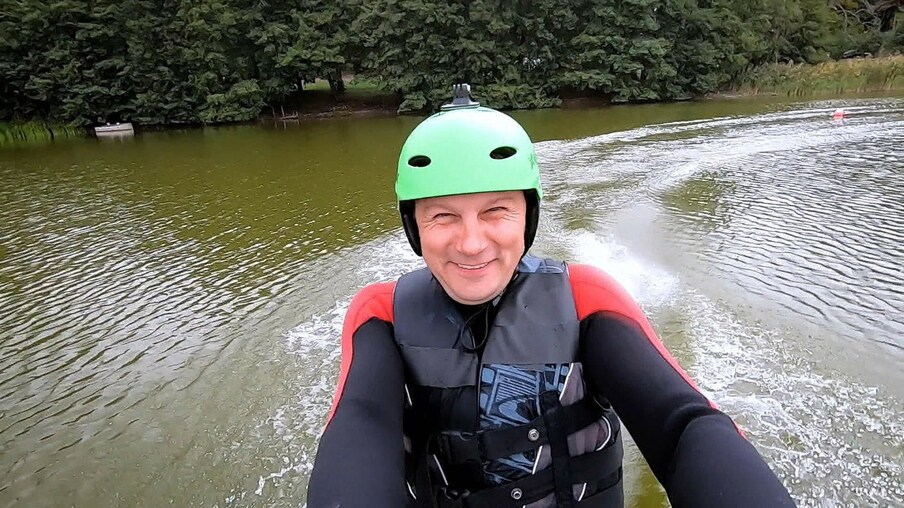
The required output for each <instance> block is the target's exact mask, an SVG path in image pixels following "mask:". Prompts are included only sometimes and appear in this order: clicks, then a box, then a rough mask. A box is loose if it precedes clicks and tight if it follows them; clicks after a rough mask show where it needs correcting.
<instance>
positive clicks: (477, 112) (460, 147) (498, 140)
mask: <svg viewBox="0 0 904 508" xmlns="http://www.w3.org/2000/svg"><path fill="white" fill-rule="evenodd" d="M454 92H455V98H454V100H453V102H452V104H447V105H445V106H443V108H442V111H440V112H439V113H437V114H435V115H433V116H431V117H430V118H427V119H426V120H424V121H423V122H421V124H420V125H418V126H417V127H416V128H415V129H414V131H412V133H411V134H410V135H409V136H408V139H407V140H406V141H405V144H404V145H403V146H402V153H401V155H400V156H399V168H398V176H397V178H396V185H395V190H396V197H397V198H398V201H399V211H400V213H401V215H402V224H403V226H404V227H405V233H406V234H407V235H408V241H409V243H411V247H412V248H413V249H414V252H415V253H417V254H418V255H420V254H421V249H420V237H419V235H418V230H417V224H416V222H415V221H414V200H416V199H421V198H428V197H436V196H451V195H454V194H473V193H478V192H497V191H511V190H523V191H528V192H525V196H526V197H527V198H528V199H527V201H528V216H527V228H526V229H527V231H525V250H527V249H528V248H530V244H531V243H532V242H533V238H534V235H535V234H536V228H537V219H538V217H539V201H540V199H541V197H542V195H543V194H542V191H541V189H540V167H539V166H538V164H537V154H536V152H535V151H534V146H533V143H532V142H531V140H530V137H529V136H528V135H527V132H525V131H524V128H522V127H521V125H519V124H518V122H516V121H515V120H514V119H513V118H512V117H510V116H508V115H506V114H504V113H500V112H499V111H496V110H493V109H490V108H485V107H480V106H479V104H478V103H476V102H472V101H471V100H470V97H469V96H468V92H469V88H468V86H467V85H458V86H456V87H455V88H454Z"/></svg>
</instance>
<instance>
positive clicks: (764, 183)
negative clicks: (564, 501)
mask: <svg viewBox="0 0 904 508" xmlns="http://www.w3.org/2000/svg"><path fill="white" fill-rule="evenodd" d="M838 106H844V107H845V108H846V109H847V111H848V119H847V120H846V121H845V122H843V123H835V122H832V121H831V120H830V119H829V118H830V115H831V112H832V111H833V110H834V109H835V108H836V107H838ZM516 116H517V117H518V118H519V119H520V120H521V121H523V122H524V123H525V124H526V126H527V127H528V130H529V131H531V132H532V133H533V134H534V137H535V139H537V140H538V141H540V143H538V153H539V157H540V159H541V164H542V166H543V168H544V188H545V190H546V195H547V201H546V203H545V205H544V207H545V208H544V216H543V220H542V221H541V231H540V235H539V238H538V245H537V248H536V251H537V253H539V254H548V255H552V256H558V257H563V258H567V259H572V260H577V261H581V262H587V263H592V264H596V265H598V266H601V267H603V268H604V269H606V270H608V271H610V272H611V273H613V275H615V276H616V278H617V279H618V280H619V281H620V282H621V283H622V284H624V285H625V287H626V288H627V289H628V290H629V291H630V292H631V293H632V294H633V295H634V296H635V297H636V298H637V299H638V300H639V301H640V302H641V304H642V305H643V306H644V308H645V309H646V310H647V312H648V313H650V315H651V317H652V319H653V321H654V323H655V325H656V327H657V328H658V329H659V330H660V332H661V335H662V337H663V339H664V340H665V342H666V343H667V345H668V347H669V348H670V349H671V350H673V351H674V352H675V354H676V355H677V356H678V357H679V359H680V361H681V362H682V364H683V365H685V366H686V367H687V368H688V369H689V370H690V371H691V373H692V375H693V376H694V377H695V378H696V379H697V380H698V381H699V382H700V384H701V386H702V387H703V389H704V390H706V391H707V393H708V394H709V395H711V396H712V397H713V398H714V399H715V400H716V401H717V402H719V403H720V405H721V406H722V407H723V408H724V409H725V410H726V411H727V412H729V413H730V414H732V415H734V416H736V417H737V419H738V420H739V422H740V423H741V424H742V425H743V426H744V427H745V429H746V430H747V433H748V435H749V436H750V438H751V440H752V441H753V442H754V443H755V444H756V445H757V447H758V448H759V449H760V450H761V451H762V452H763V453H764V455H766V457H767V459H768V460H769V461H770V463H771V464H772V465H773V467H774V468H775V469H776V471H777V472H778V473H779V475H780V476H781V477H782V478H783V479H784V480H785V482H786V484H787V485H788V486H789V487H790V488H791V490H792V492H793V494H794V496H795V497H796V498H797V499H798V500H799V502H800V504H801V505H803V506H817V505H819V503H820V502H822V501H823V500H828V501H831V502H834V503H837V504H839V505H851V504H863V505H869V506H874V505H893V504H896V503H901V500H902V499H904V492H902V487H901V482H900V477H901V474H902V472H901V466H900V464H901V463H904V451H902V450H904V442H902V438H901V436H902V435H904V432H902V430H904V429H902V428H901V426H902V415H904V407H902V402H901V400H902V395H904V394H902V393H901V391H900V390H901V388H900V387H901V386H904V383H902V382H901V381H902V380H904V379H902V375H901V373H900V362H901V359H902V356H904V355H902V348H904V343H902V340H904V339H902V337H904V333H902V332H904V319H902V316H901V311H900V309H902V308H904V278H902V276H901V274H900V266H902V264H904V248H902V245H904V205H902V203H904V179H902V172H904V164H902V162H901V161H902V160H904V151H902V150H904V143H902V138H901V134H900V133H901V132H904V101H902V100H900V99H872V100H849V101H840V102H831V101H829V102H817V103H798V104H788V103H784V104H772V103H768V102H763V101H734V102H715V101H714V102H705V103H694V104H671V105H651V106H639V107H617V108H607V109H598V110H580V111H577V110H574V111H561V110H559V111H534V112H521V113H517V114H516ZM417 121H419V119H417V118H410V117H409V118H382V119H356V120H338V119H337V120H328V121H322V122H310V123H300V124H299V125H297V126H295V127H293V128H287V129H281V128H269V129H264V128H257V127H233V128H222V129H207V130H203V131H200V130H189V131H182V132H164V133H150V134H144V135H141V136H138V137H136V138H134V139H133V140H126V141H121V142H116V143H100V142H98V141H96V140H86V141H84V142H70V143H65V144H60V145H51V146H46V147H40V148H33V149H18V150H11V151H5V152H0V181H2V182H3V185H2V187H0V309H2V310H0V345H2V347H0V449H2V450H3V453H2V454H0V472H2V474H0V506H19V505H27V506H58V505H60V504H67V505H69V504H73V505H77V506H96V505H161V504H164V503H172V504H175V505H180V506H187V505H198V506H296V505H298V504H300V503H302V502H303V500H304V489H305V486H306V481H307V480H306V478H307V474H308V473H309V472H310V467H311V462H312V460H313V455H314V453H315V450H316V448H315V446H316V438H317V436H318V434H319V432H320V430H321V425H322V422H323V418H324V416H325V413H326V411H327V409H328V407H329V403H330V398H331V396H332V390H333V386H334V384H335V377H336V368H337V364H338V355H339V348H338V337H339V332H340V328H341V324H342V318H343V315H344V310H345V308H346V306H347V304H348V301H349V299H350V298H351V295H352V294H353V293H354V292H355V290H356V289H357V288H358V287H360V286H361V285H362V284H364V283H367V282H372V281H377V280H388V279H392V278H394V277H396V276H397V275H398V274H400V273H403V272H405V271H407V270H410V269H412V268H415V267H418V266H419V264H420V260H419V259H418V258H416V257H415V256H414V255H413V254H412V253H411V252H410V249H409V248H408V247H407V243H406V241H405V239H404V236H403V235H402V234H401V233H400V232H399V231H398V228H397V224H396V223H397V219H396V212H395V208H394V204H393V195H392V184H391V182H392V179H393V176H394V175H393V171H394V163H395V160H396V158H397V154H398V147H399V146H400V143H401V141H402V140H403V139H404V137H405V135H406V134H407V132H408V131H410V129H411V128H413V126H414V125H415V124H416V123H417ZM627 456H628V457H629V462H630V464H629V466H628V468H627V482H626V485H627V486H628V490H629V493H630V498H631V499H632V501H631V503H632V504H633V505H635V506H644V507H647V506H660V505H662V504H663V503H664V496H663V494H662V493H661V490H660V489H659V488H658V486H657V485H656V483H655V480H654V479H653V478H652V476H651V475H650V473H649V471H648V470H647V469H645V467H644V466H642V459H641V457H640V456H639V454H638V453H637V451H636V449H629V450H628V455H627Z"/></svg>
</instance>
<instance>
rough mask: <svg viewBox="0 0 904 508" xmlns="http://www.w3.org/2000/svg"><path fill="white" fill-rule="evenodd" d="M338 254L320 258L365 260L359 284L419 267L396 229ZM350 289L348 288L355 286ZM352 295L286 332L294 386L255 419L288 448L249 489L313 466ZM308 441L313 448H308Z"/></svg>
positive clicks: (306, 473) (259, 488) (358, 272)
mask: <svg viewBox="0 0 904 508" xmlns="http://www.w3.org/2000/svg"><path fill="white" fill-rule="evenodd" d="M351 251H352V252H344V253H339V254H337V255H336V256H335V257H336V258H341V259H338V260H337V259H335V258H334V259H332V260H326V261H325V262H332V263H334V264H336V263H338V264H342V263H349V262H350V261H348V260H359V261H360V260H362V259H369V260H370V262H369V263H363V264H360V265H358V266H355V267H354V273H355V274H356V278H357V279H358V280H360V281H362V283H361V287H364V286H365V285H367V284H373V283H377V282H385V281H389V280H395V279H396V278H397V277H398V276H399V275H400V274H402V273H405V272H408V271H411V270H414V269H417V268H420V267H422V266H423V260H422V259H421V258H419V257H417V256H416V255H415V254H414V253H413V252H412V251H411V248H410V247H409V245H408V241H407V239H406V238H405V236H404V234H403V233H401V232H398V233H396V234H393V235H390V236H388V237H383V238H379V239H377V240H373V241H371V242H368V243H366V244H364V245H361V246H357V247H355V248H353V249H351ZM357 289H360V288H355V289H354V290H353V292H354V291H357ZM353 296H354V294H348V295H346V296H345V297H344V298H341V299H340V300H338V301H337V302H336V303H335V304H334V305H333V306H332V307H330V308H329V309H325V310H324V311H322V312H319V313H316V314H314V315H313V316H311V317H310V318H309V319H307V320H306V321H305V322H303V323H300V324H299V325H297V326H296V327H294V328H292V329H291V330H289V331H288V332H287V333H286V337H285V350H286V353H287V354H288V355H290V356H293V357H297V359H298V362H297V363H298V365H299V375H298V381H297V386H298V388H299V390H298V392H297V394H296V397H295V398H294V400H290V401H289V402H288V403H286V404H285V405H283V406H281V407H280V408H278V409H277V410H276V411H275V412H274V413H273V414H272V415H270V416H269V417H268V418H266V419H265V420H264V421H262V422H260V424H259V425H258V427H259V428H268V430H269V431H270V432H273V433H275V434H276V435H277V436H279V437H280V438H281V439H282V440H283V441H284V442H285V444H286V446H287V448H288V449H289V451H290V452H291V455H290V456H284V457H282V458H281V462H282V463H281V464H280V467H279V468H278V469H277V470H272V471H266V472H264V473H262V474H260V475H259V479H258V484H257V488H256V490H255V491H254V493H255V494H256V495H258V496H264V495H265V489H266V488H267V485H268V484H272V485H273V486H276V484H277V482H279V481H280V480H282V479H283V478H285V477H286V476H287V475H289V476H296V477H303V478H307V477H308V476H309V475H310V473H311V471H312V470H313V467H314V457H315V454H316V444H317V440H318V439H319V437H320V434H321V432H322V431H323V424H324V419H325V418H326V415H327V413H328V412H329V409H330V405H331V404H332V400H333V394H334V392H335V389H336V382H337V378H338V366H339V362H340V360H341V354H342V351H341V338H342V325H343V321H344V319H345V313H346V311H347V310H348V306H349V304H350V303H351V300H352V297H353ZM312 444H313V447H312Z"/></svg>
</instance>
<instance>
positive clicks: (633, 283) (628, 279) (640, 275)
mask: <svg viewBox="0 0 904 508" xmlns="http://www.w3.org/2000/svg"><path fill="white" fill-rule="evenodd" d="M565 241H567V242H569V243H570V244H571V246H570V248H569V250H570V251H571V252H572V253H573V254H574V259H575V260H576V261H577V262H579V263H584V264H588V265H592V266H595V267H597V268H599V269H601V270H603V271H605V272H606V273H608V274H609V275H611V276H612V277H613V278H614V279H615V280H616V281H618V283H619V284H621V286H622V287H624V288H625V290H626V291H628V293H629V294H630V295H631V296H632V297H633V298H634V299H635V300H636V301H637V303H638V304H640V305H641V306H642V307H644V308H654V307H661V306H664V305H666V304H668V302H670V301H671V300H672V298H673V297H674V296H675V294H676V291H677V288H678V279H677V278H676V277H675V276H674V275H672V274H669V273H668V272H666V271H665V270H663V269H661V268H659V267H657V266H656V265H655V264H653V263H652V262H648V261H644V260H642V259H640V258H638V257H637V256H636V255H633V254H632V253H631V252H630V251H629V250H628V249H627V248H626V247H624V246H622V245H619V244H618V243H617V242H616V241H615V240H614V239H613V238H611V237H604V238H601V237H599V236H597V235H594V234H593V233H590V232H582V233H575V234H572V235H571V236H570V237H568V238H567V239H565Z"/></svg>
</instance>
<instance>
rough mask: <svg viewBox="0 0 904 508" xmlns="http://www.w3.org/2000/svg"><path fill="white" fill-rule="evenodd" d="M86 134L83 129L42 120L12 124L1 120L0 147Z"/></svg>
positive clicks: (37, 142) (44, 141)
mask: <svg viewBox="0 0 904 508" xmlns="http://www.w3.org/2000/svg"><path fill="white" fill-rule="evenodd" d="M84 135H85V131H84V130H83V129H80V128H78V127H70V126H68V125H53V124H48V123H45V122H40V121H29V122H16V123H11V124H10V123H2V122H0V148H6V147H11V146H20V145H31V144H40V143H47V142H50V141H54V140H59V139H65V138H74V137H81V136H84Z"/></svg>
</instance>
